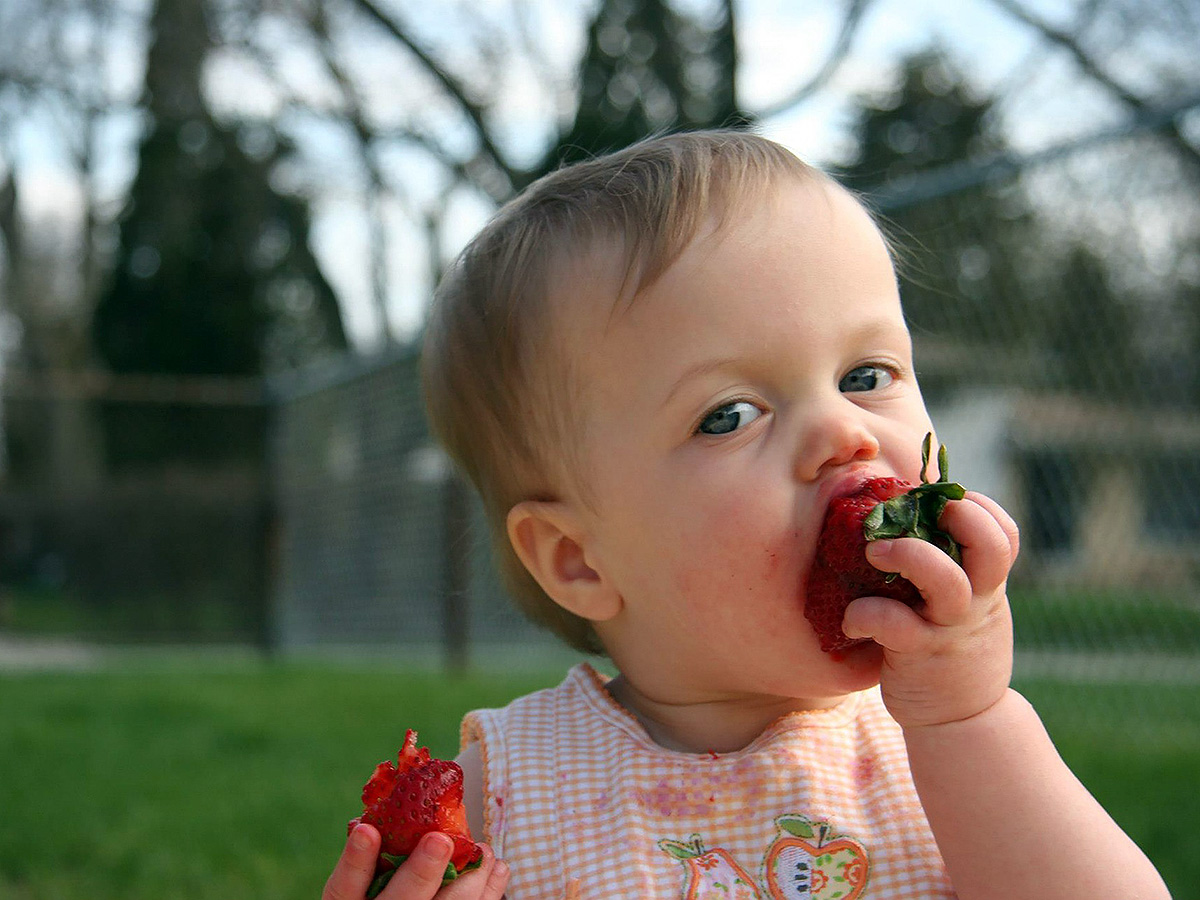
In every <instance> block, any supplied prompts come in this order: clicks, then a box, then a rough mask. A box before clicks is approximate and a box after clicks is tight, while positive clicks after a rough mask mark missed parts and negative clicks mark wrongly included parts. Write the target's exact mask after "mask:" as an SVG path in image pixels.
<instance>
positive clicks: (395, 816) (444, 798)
mask: <svg viewBox="0 0 1200 900" xmlns="http://www.w3.org/2000/svg"><path fill="white" fill-rule="evenodd" d="M362 802H363V813H362V815H360V816H357V817H355V818H353V819H351V820H350V824H349V826H348V832H349V831H353V830H354V829H355V827H356V826H357V825H358V824H359V823H361V822H366V823H367V824H369V825H373V826H374V827H375V828H376V829H378V830H379V833H380V834H381V835H382V836H383V843H382V844H381V846H380V848H379V859H378V860H377V861H376V863H375V878H374V880H373V881H372V882H371V887H370V890H368V891H367V896H368V897H374V896H376V895H377V894H378V893H379V892H380V891H382V890H383V888H384V886H385V885H386V884H387V883H388V880H389V879H390V878H391V877H392V873H393V872H394V871H395V870H396V867H397V866H398V865H400V863H402V862H404V860H406V859H407V858H408V857H409V854H411V853H412V852H413V850H414V849H415V848H416V846H417V842H418V841H420V840H421V838H422V837H423V836H424V835H426V834H428V833H429V832H431V831H440V832H441V833H443V834H445V835H448V836H449V837H450V839H451V840H452V841H454V853H453V855H452V856H451V857H450V862H449V864H448V865H447V866H446V874H445V876H444V878H443V883H445V882H449V881H453V880H454V879H455V878H457V877H458V876H459V875H461V874H462V873H463V872H465V871H467V870H469V869H474V868H476V867H478V866H479V864H480V862H481V860H482V858H483V851H482V850H481V849H480V848H479V845H478V844H476V843H475V842H474V841H473V840H472V839H471V832H470V830H469V829H468V828H467V812H466V809H465V808H464V807H463V773H462V769H461V768H460V767H459V765H458V763H456V762H452V761H450V760H447V759H434V758H432V757H430V755H429V750H428V749H426V748H425V747H419V748H418V747H417V733H416V732H415V731H413V730H412V729H411V728H410V729H409V730H408V731H407V732H406V733H405V735H404V745H403V746H402V747H401V748H400V752H399V754H398V759H397V762H396V763H393V762H391V761H384V762H381V763H380V764H379V765H378V766H376V767H375V772H374V774H372V775H371V778H370V780H369V781H368V782H367V783H366V784H365V785H364V786H363V792H362Z"/></svg>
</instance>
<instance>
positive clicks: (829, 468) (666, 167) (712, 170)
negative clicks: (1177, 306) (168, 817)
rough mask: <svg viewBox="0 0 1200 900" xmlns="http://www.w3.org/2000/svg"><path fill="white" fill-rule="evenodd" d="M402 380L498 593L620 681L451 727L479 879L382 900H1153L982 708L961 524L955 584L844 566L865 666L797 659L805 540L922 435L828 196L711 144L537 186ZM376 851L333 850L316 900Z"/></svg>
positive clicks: (816, 177)
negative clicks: (479, 511)
mask: <svg viewBox="0 0 1200 900" xmlns="http://www.w3.org/2000/svg"><path fill="white" fill-rule="evenodd" d="M424 367H425V372H424V374H425V380H426V390H427V399H428V407H429V412H430V416H431V420H432V422H433V426H434V428H435V431H436V432H437V434H438V436H439V437H440V439H441V440H442V441H443V442H444V443H445V445H446V446H447V448H448V450H449V452H450V453H451V455H452V456H453V457H454V458H455V460H456V461H457V462H458V464H459V465H460V466H461V467H462V469H463V471H465V472H466V473H467V475H468V476H469V477H470V478H471V480H472V481H473V482H474V484H475V486H476V487H477V488H478V490H479V492H480V494H481V496H482V498H483V502H484V506H485V509H486V510H487V513H488V516H489V517H490V520H491V523H492V525H493V527H494V532H495V534H496V536H497V538H498V540H497V548H498V551H499V554H500V560H501V563H502V566H503V568H504V569H505V575H506V577H507V579H508V582H509V585H510V587H511V589H512V593H513V594H514V596H515V597H517V598H518V599H519V601H520V602H521V603H522V605H523V607H524V608H525V609H526V611H527V612H528V613H529V614H530V615H531V616H533V617H534V618H535V619H537V620H538V621H540V622H542V623H543V624H545V625H547V626H548V627H550V628H552V629H554V630H555V631H557V632H558V633H559V634H560V635H561V636H562V637H563V638H564V639H565V640H566V641H567V642H568V643H570V644H571V645H572V646H574V647H576V648H579V649H581V650H585V651H589V652H602V653H603V654H605V655H607V656H608V658H609V659H610V660H611V663H612V666H613V667H614V668H615V670H616V671H617V672H618V673H619V674H617V675H616V677H613V678H607V677H605V676H603V675H601V674H600V673H599V672H598V671H596V670H595V669H593V668H592V667H591V666H590V665H588V664H586V663H584V664H580V665H579V666H576V667H575V668H574V669H572V670H571V672H570V673H569V674H568V676H567V678H566V680H565V681H564V682H563V683H562V684H561V685H560V686H558V687H557V688H553V689H551V690H547V691H541V692H538V693H535V694H532V695H530V696H527V697H523V698H520V699H518V700H516V701H514V702H513V703H512V704H510V705H509V706H508V707H505V708H504V709H501V710H480V711H476V712H473V713H470V714H468V716H467V717H466V719H465V720H464V723H463V749H462V753H461V755H460V757H459V761H460V764H461V765H462V766H463V769H464V772H465V775H466V788H467V798H466V802H467V807H468V811H469V816H470V819H471V825H472V830H473V832H474V833H475V834H476V835H482V836H483V837H484V839H485V840H486V841H487V842H488V843H489V845H490V847H489V848H488V849H487V850H486V853H485V859H484V864H483V866H481V868H480V869H479V870H477V871H475V872H473V873H470V874H469V875H466V876H464V877H462V878H460V879H458V880H457V881H455V882H453V883H452V884H450V885H448V886H446V887H441V874H442V872H443V870H444V868H445V863H446V860H447V859H448V858H449V854H450V848H449V842H448V841H447V840H445V839H444V837H443V836H441V835H430V836H427V838H426V839H425V842H424V843H423V844H422V845H421V847H420V848H419V849H418V851H417V852H416V853H414V854H413V856H412V857H410V858H409V860H408V861H407V862H406V863H404V864H403V865H402V866H401V867H400V870H399V872H398V874H397V876H396V877H395V878H394V879H393V880H392V882H391V884H390V885H389V886H388V888H387V889H386V890H385V892H384V893H383V894H382V895H381V897H382V898H383V900H428V898H432V897H435V896H436V897H438V898H440V900H452V898H462V900H466V898H490V900H495V898H498V897H500V896H501V895H502V894H503V893H504V892H505V890H507V894H506V896H507V897H509V898H510V900H535V898H536V900H561V898H564V897H572V898H580V900H612V898H638V900H648V898H663V900H667V898H680V897H685V898H702V897H703V898H709V897H722V898H760V900H767V898H800V897H812V898H835V897H837V898H841V900H851V898H857V897H869V898H871V900H876V898H885V897H897V898H899V897H904V898H928V897H952V896H958V897H961V898H964V900H966V898H993V897H994V898H1003V900H1015V898H1025V897H1029V898H1032V897H1039V898H1040V897H1045V896H1051V895H1052V896H1055V897H1078V898H1088V900H1092V898H1096V897H1141V898H1149V897H1167V896H1168V895H1167V891H1166V888H1165V886H1164V884H1163V882H1162V880H1161V879H1160V878H1159V876H1158V874H1157V872H1156V871H1155V869H1154V868H1153V866H1152V865H1151V864H1150V862H1149V861H1148V860H1147V859H1146V858H1145V856H1144V855H1143V854H1142V853H1141V851H1140V850H1139V849H1138V848H1137V847H1136V846H1135V845H1134V844H1133V842H1132V841H1130V839H1129V838H1128V837H1127V836H1126V835H1125V834H1124V833H1123V832H1122V831H1121V829H1120V828H1119V827H1118V826H1117V825H1116V824H1115V823H1114V822H1113V821H1112V819H1111V818H1109V816H1108V815H1107V814H1106V813H1105V812H1104V810H1103V809H1102V808H1101V807H1100V806H1099V805H1098V804H1097V803H1096V802H1095V800H1093V798H1092V797H1091V796H1090V795H1089V793H1088V792H1087V790H1086V789H1085V788H1084V787H1083V786H1082V785H1081V784H1080V783H1079V781H1078V780H1076V778H1075V777H1074V776H1073V775H1072V774H1071V772H1070V771H1069V770H1068V768H1067V767H1066V765H1065V764H1064V763H1063V761H1062V760H1061V758H1060V757H1059V756H1058V754H1057V752H1056V751H1055V749H1054V747H1053V745H1052V744H1051V742H1050V740H1049V738H1048V737H1047V735H1046V732H1045V730H1044V729H1043V727H1042V724H1041V722H1040V720H1039V719H1038V716H1037V714H1036V713H1035V712H1034V710H1033V709H1032V708H1031V707H1030V705H1029V704H1028V703H1027V702H1026V701H1025V700H1024V699H1023V698H1022V697H1021V696H1020V695H1019V694H1017V693H1016V692H1014V691H1013V690H1012V689H1011V688H1010V687H1009V680H1010V677H1011V672H1012V629H1011V619H1010V615H1009V609H1008V604H1007V599H1006V596H1005V583H1006V579H1007V577H1008V573H1009V569H1010V568H1011V566H1012V564H1013V561H1014V559H1015V557H1016V555H1017V541H1018V539H1017V528H1016V526H1015V525H1014V524H1013V522H1012V520H1011V519H1010V518H1009V516H1008V515H1007V514H1006V513H1005V512H1004V511H1003V510H1002V509H1001V508H1000V507H999V506H998V505H997V504H996V503H995V502H993V501H992V500H990V499H988V498H987V497H984V496H982V495H979V494H976V493H971V492H968V494H967V496H966V498H965V499H963V500H961V501H957V502H952V503H950V504H949V506H948V507H947V509H946V511H945V513H944V514H943V516H942V520H941V522H942V526H943V527H944V528H945V529H946V530H947V531H948V532H949V533H950V534H951V535H952V536H953V537H954V538H955V540H956V541H957V542H958V543H959V545H960V546H961V548H962V565H961V567H960V566H959V565H957V564H955V562H954V561H953V560H952V559H951V558H950V557H949V556H947V555H946V554H945V553H943V552H942V551H941V550H939V549H938V548H937V547H934V546H933V545H931V544H928V543H925V542H922V541H919V540H916V539H912V538H906V539H905V538H902V539H898V540H894V541H879V542H876V543H873V544H872V545H870V547H869V549H868V551H867V555H868V559H869V561H870V562H871V564H872V565H875V566H876V567H877V568H880V569H881V570H884V571H888V572H899V573H900V574H902V575H903V576H904V577H905V578H907V579H909V580H910V581H912V582H913V584H915V585H916V587H917V588H918V589H919V590H920V592H921V596H922V598H923V600H924V602H923V604H922V605H921V606H920V607H919V608H917V609H915V610H914V609H912V608H910V607H908V606H906V605H904V604H902V603H899V602H897V601H894V600H888V599H884V598H879V597H863V598H860V599H858V600H855V601H854V602H853V603H852V604H851V605H850V607H849V609H848V610H847V612H846V615H845V619H844V622H843V630H844V631H845V633H846V634H847V635H848V636H850V637H855V638H864V639H867V638H869V640H864V641H862V642H861V643H858V644H857V645H855V646H853V647H852V648H850V649H849V650H846V651H844V652H841V653H837V654H830V653H825V652H822V651H821V649H820V647H819V643H818V640H817V636H816V634H815V632H814V631H813V629H812V626H811V625H810V624H809V622H808V620H807V619H806V617H805V615H804V602H805V600H804V583H805V576H806V572H807V570H808V567H809V566H810V564H811V561H812V557H813V552H814V546H815V542H816V537H817V534H818V532H819V530H820V526H821V522H822V519H823V517H824V514H825V511H826V508H827V507H828V505H829V503H830V501H831V500H832V499H833V498H835V497H839V496H842V495H845V494H848V493H850V492H852V491H853V490H855V489H856V488H857V487H858V486H859V485H861V484H862V483H863V482H864V481H865V480H866V479H868V478H870V477H874V476H896V477H900V478H903V479H905V480H907V481H911V482H917V481H919V480H920V476H921V474H922V473H921V471H920V470H921V465H922V464H921V445H922V439H923V438H924V436H925V435H926V433H927V432H929V431H931V430H932V424H931V422H930V418H929V414H928V413H927V411H926V409H925V405H924V402H923V401H922V398H921V393H920V390H919V388H918V385H917V380H916V376H915V372H914V364H913V359H912V349H911V341H910V337H909V333H908V329H907V328H906V326H905V321H904V315H903V312H902V310H901V305H900V297H899V293H898V289H897V283H896V276H895V273H894V270H893V266H892V260H891V256H890V254H889V250H888V246H887V244H886V242H885V241H884V239H883V238H882V236H881V234H880V232H879V229H878V228H877V227H876V225H875V223H874V221H873V220H872V218H871V216H870V215H869V214H868V213H867V211H866V210H865V209H864V207H863V206H862V204H861V203H859V202H858V200H856V199H855V197H854V196H852V195H851V194H850V193H849V192H847V191H846V190H844V189H843V188H841V187H839V186H838V185H836V184H835V183H834V182H833V181H832V180H831V179H829V178H828V177H826V176H824V175H823V174H821V173H819V172H818V171H816V170H814V169H812V168H811V167H809V166H807V165H805V164H804V163H802V162H801V161H799V160H798V159H796V158H795V157H794V156H793V155H792V154H791V153H789V152H788V151H787V150H785V149H783V148H782V147H780V146H778V145H777V144H774V143H772V142H770V141H768V140H766V139H764V138H762V137H758V136H755V135H753V134H747V133H741V132H723V131H713V132H700V133H692V134H683V135H671V136H666V137H659V138H655V139H652V140H648V141H645V142H643V143H640V144H638V145H636V146H633V147H630V148H628V149H625V150H623V151H620V152H618V153H614V154H612V155H609V156H606V157H603V158H599V159H596V160H592V161H589V162H586V163H582V164H579V165H575V166H571V167H568V168H565V169H562V170H560V171H558V172H555V173H553V174H551V175H548V176H546V177H545V178H543V179H541V180H540V181H539V182H537V183H535V184H534V185H533V186H531V187H530V188H529V189H528V190H527V191H526V192H525V193H524V194H523V195H521V196H520V197H518V198H517V199H515V200H514V201H512V202H511V203H510V204H508V206H506V207H505V208H504V209H503V210H501V211H500V213H499V214H498V215H497V216H496V218H495V219H494V220H493V221H492V222H491V223H490V224H489V225H488V226H487V227H486V228H485V229H484V230H483V231H482V233H481V234H480V235H479V236H478V237H477V238H476V239H475V240H474V241H473V242H472V243H471V245H470V246H469V247H468V248H467V249H466V250H465V252H464V253H463V255H462V257H461V258H460V260H459V261H458V263H457V265H456V266H455V267H454V268H453V270H452V271H451V272H450V273H449V274H448V276H447V278H446V279H445V281H444V283H443V285H442V286H441V288H440V290H439V293H438V296H437V299H436V302H435V304H434V308H433V310H432V313H431V319H430V323H429V328H428V333H427V338H426V346H425V357H424ZM931 474H932V475H933V476H934V477H936V473H931ZM378 846H379V837H378V834H377V833H376V832H375V831H374V830H373V829H371V828H370V827H369V826H360V827H359V829H357V830H356V831H355V832H354V834H352V835H351V836H350V839H349V841H348V842H347V845H346V849H345V851H344V853H343V855H342V857H341V859H340V860H339V862H338V864H337V866H336V868H335V869H334V871H333V873H332V875H331V876H330V878H329V881H328V883H327V885H326V890H325V895H324V896H325V898H326V900H348V898H352V900H361V898H362V896H363V892H364V890H365V888H366V885H367V883H368V882H369V880H370V874H371V870H372V869H373V865H374V859H375V852H376V851H377V849H378ZM491 848H494V850H495V853H494V854H493V852H492V849H491ZM501 858H503V862H501V861H500V859H501Z"/></svg>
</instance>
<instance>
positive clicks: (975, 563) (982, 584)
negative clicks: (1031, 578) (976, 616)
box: [941, 491, 1020, 593]
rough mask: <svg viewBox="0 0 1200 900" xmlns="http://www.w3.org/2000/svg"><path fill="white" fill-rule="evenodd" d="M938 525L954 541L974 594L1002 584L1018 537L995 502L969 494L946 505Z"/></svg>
mask: <svg viewBox="0 0 1200 900" xmlns="http://www.w3.org/2000/svg"><path fill="white" fill-rule="evenodd" d="M941 525H942V527H943V528H944V529H946V531H947V532H949V533H950V535H951V536H952V537H953V538H954V540H955V541H957V542H958V545H959V548H960V549H961V551H962V566H963V570H964V571H965V572H966V573H967V577H968V578H969V579H970V580H971V584H972V585H974V587H975V591H976V592H977V593H985V592H988V591H992V590H995V589H996V588H998V587H999V586H1000V585H1002V584H1003V583H1004V582H1005V580H1006V579H1007V578H1008V573H1009V570H1010V569H1012V566H1013V563H1014V562H1015V561H1016V558H1017V551H1018V550H1019V549H1020V535H1019V532H1018V530H1017V525H1016V523H1015V522H1014V521H1013V520H1012V518H1011V517H1010V516H1009V515H1008V513H1006V512H1005V511H1004V510H1003V509H1002V508H1001V507H1000V505H999V504H998V503H996V502H995V501H994V500H992V499H990V498H988V497H985V496H984V495H983V494H978V493H975V492H973V491H972V492H971V493H968V494H967V496H966V498H965V499H964V500H961V501H959V502H957V503H950V504H948V505H947V506H946V511H945V512H943V513H942V518H941Z"/></svg>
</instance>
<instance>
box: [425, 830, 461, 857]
mask: <svg viewBox="0 0 1200 900" xmlns="http://www.w3.org/2000/svg"><path fill="white" fill-rule="evenodd" d="M421 852H422V853H424V854H425V855H426V856H428V857H429V858H430V859H436V860H447V859H449V858H450V854H451V853H453V852H454V842H453V841H452V840H450V838H448V837H446V835H444V834H442V833H441V832H440V831H435V832H432V833H430V834H427V835H425V837H424V838H423V839H422V840H421Z"/></svg>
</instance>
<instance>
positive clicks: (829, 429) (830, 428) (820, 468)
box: [796, 404, 879, 481]
mask: <svg viewBox="0 0 1200 900" xmlns="http://www.w3.org/2000/svg"><path fill="white" fill-rule="evenodd" d="M838 407H839V408H836V409H829V410H826V411H824V412H823V413H818V415H817V416H816V418H814V419H812V420H810V424H809V427H808V428H807V429H806V430H805V433H804V435H803V436H802V438H801V441H800V449H799V450H798V451H797V454H796V474H797V476H798V477H799V478H801V479H802V480H804V481H812V480H814V479H816V478H818V477H819V476H821V475H823V474H825V473H826V472H828V470H829V469H831V468H837V467H839V466H844V465H847V464H849V463H853V462H865V461H867V460H872V459H875V457H877V456H878V455H879V440H878V439H877V438H876V437H875V435H874V433H873V432H872V430H871V429H870V428H869V427H868V425H867V423H866V421H865V418H864V417H865V415H866V414H865V413H864V412H863V411H862V410H861V409H859V408H858V407H857V406H854V405H853V404H848V407H849V408H847V407H846V406H842V405H841V404H838Z"/></svg>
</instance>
